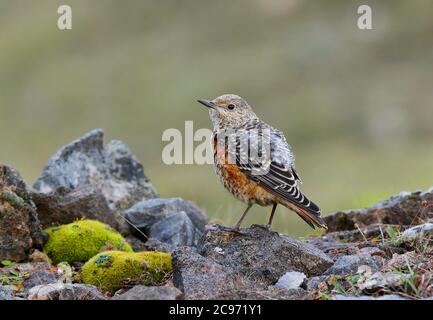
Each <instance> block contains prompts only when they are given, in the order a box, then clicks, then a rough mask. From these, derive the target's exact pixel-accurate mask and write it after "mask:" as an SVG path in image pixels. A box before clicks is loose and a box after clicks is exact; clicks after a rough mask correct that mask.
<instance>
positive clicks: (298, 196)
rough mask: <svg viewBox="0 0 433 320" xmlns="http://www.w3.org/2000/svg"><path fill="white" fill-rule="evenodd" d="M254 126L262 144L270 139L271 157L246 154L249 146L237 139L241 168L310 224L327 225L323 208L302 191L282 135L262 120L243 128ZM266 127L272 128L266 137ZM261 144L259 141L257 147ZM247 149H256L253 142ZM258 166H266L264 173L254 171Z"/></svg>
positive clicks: (237, 158) (248, 128) (237, 160)
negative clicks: (262, 157) (322, 214)
mask: <svg viewBox="0 0 433 320" xmlns="http://www.w3.org/2000/svg"><path fill="white" fill-rule="evenodd" d="M252 128H253V129H255V130H257V129H258V130H259V131H258V132H259V136H261V137H262V138H263V141H262V143H267V142H268V141H270V152H269V155H270V157H269V159H258V158H257V157H251V156H250V154H249V156H248V157H245V152H246V151H245V149H246V148H245V146H242V143H241V140H240V139H239V140H237V141H236V163H237V165H238V166H239V168H240V169H241V170H243V171H244V172H245V174H246V175H247V176H248V177H249V178H250V179H252V180H254V181H256V182H257V183H258V184H259V185H260V186H261V187H263V188H264V189H266V190H267V191H268V192H270V193H272V194H274V195H275V196H277V197H279V198H280V199H281V200H283V201H285V202H287V203H288V204H289V205H287V206H288V207H289V208H290V209H292V210H294V211H295V212H297V213H298V214H299V215H300V216H301V218H302V219H304V220H305V221H306V222H307V223H308V224H309V225H310V226H312V227H313V228H314V225H316V226H320V227H325V223H324V222H323V220H322V219H321V218H320V214H321V212H320V208H319V207H318V206H317V205H316V204H315V203H313V202H312V201H310V200H309V199H308V198H307V197H306V196H305V195H304V194H303V193H302V192H301V191H300V190H299V184H298V182H299V181H300V178H299V176H298V174H297V172H296V171H295V169H294V167H293V162H294V157H293V154H292V153H291V151H290V147H289V146H288V144H287V142H286V140H285V138H284V136H283V134H282V133H281V132H279V131H278V130H275V129H273V128H271V127H270V126H268V125H266V124H265V123H263V122H260V121H259V120H256V121H255V123H252V124H251V123H250V124H247V125H246V126H245V127H244V128H242V130H246V131H249V130H251V129H252ZM264 129H268V130H270V134H268V137H267V138H266V137H264V136H265V135H264V134H262V133H263V132H264ZM260 130H262V133H261V131H260ZM259 147H261V145H260V144H258V146H257V148H259ZM248 148H249V149H251V148H254V144H249V145H248ZM242 155H243V157H242ZM246 159H247V161H246ZM258 168H265V169H264V171H263V173H262V174H255V173H254V172H255V170H257V169H258Z"/></svg>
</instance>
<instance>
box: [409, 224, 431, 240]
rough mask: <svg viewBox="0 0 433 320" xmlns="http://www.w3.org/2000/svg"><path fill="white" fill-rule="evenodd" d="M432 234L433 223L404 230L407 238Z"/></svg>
mask: <svg viewBox="0 0 433 320" xmlns="http://www.w3.org/2000/svg"><path fill="white" fill-rule="evenodd" d="M431 236H433V223H424V224H421V225H419V226H415V227H412V228H409V229H407V230H405V231H404V232H403V237H404V238H406V239H414V238H418V237H431Z"/></svg>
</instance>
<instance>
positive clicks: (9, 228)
mask: <svg viewBox="0 0 433 320" xmlns="http://www.w3.org/2000/svg"><path fill="white" fill-rule="evenodd" d="M46 239H47V235H46V234H45V233H44V232H43V231H42V229H41V226H40V223H39V220H38V217H37V215H36V207H35V205H34V203H33V201H32V199H31V197H30V195H29V193H28V192H27V187H26V185H25V183H24V181H23V180H22V178H21V176H20V175H19V173H18V172H17V171H15V170H14V169H12V168H11V167H8V166H5V165H1V164H0V261H1V260H12V261H16V262H19V261H23V260H26V259H27V256H28V254H29V251H30V249H32V248H39V249H41V248H42V246H43V244H44V242H45V240H46Z"/></svg>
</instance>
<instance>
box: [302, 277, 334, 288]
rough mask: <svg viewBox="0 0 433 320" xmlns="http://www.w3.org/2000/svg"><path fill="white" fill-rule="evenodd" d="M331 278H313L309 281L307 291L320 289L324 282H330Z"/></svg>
mask: <svg viewBox="0 0 433 320" xmlns="http://www.w3.org/2000/svg"><path fill="white" fill-rule="evenodd" d="M328 278H329V276H317V277H311V278H309V279H308V282H307V290H308V291H313V290H317V289H318V287H319V284H320V283H322V282H326V280H328Z"/></svg>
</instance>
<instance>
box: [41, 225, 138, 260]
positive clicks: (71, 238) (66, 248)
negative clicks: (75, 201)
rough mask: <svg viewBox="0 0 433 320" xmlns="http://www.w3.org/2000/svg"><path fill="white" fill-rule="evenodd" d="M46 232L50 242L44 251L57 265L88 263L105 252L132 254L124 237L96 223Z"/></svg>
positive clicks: (66, 226) (52, 228)
mask: <svg viewBox="0 0 433 320" xmlns="http://www.w3.org/2000/svg"><path fill="white" fill-rule="evenodd" d="M46 232H47V233H48V235H49V239H48V241H47V243H46V245H45V247H44V250H45V252H46V253H47V255H48V256H49V257H50V258H51V259H52V260H53V263H55V264H57V263H59V262H68V263H72V262H78V261H81V262H85V261H87V260H88V259H90V258H91V257H93V256H94V255H96V254H97V253H98V252H101V251H102V250H120V251H127V252H132V248H131V246H130V245H129V244H128V243H127V242H126V240H125V239H124V238H123V237H122V235H121V234H119V233H118V232H116V231H115V230H113V229H112V228H111V227H110V226H108V225H106V224H103V223H101V222H99V221H96V220H80V221H77V222H73V223H70V224H67V225H63V226H60V227H51V228H48V229H46Z"/></svg>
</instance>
